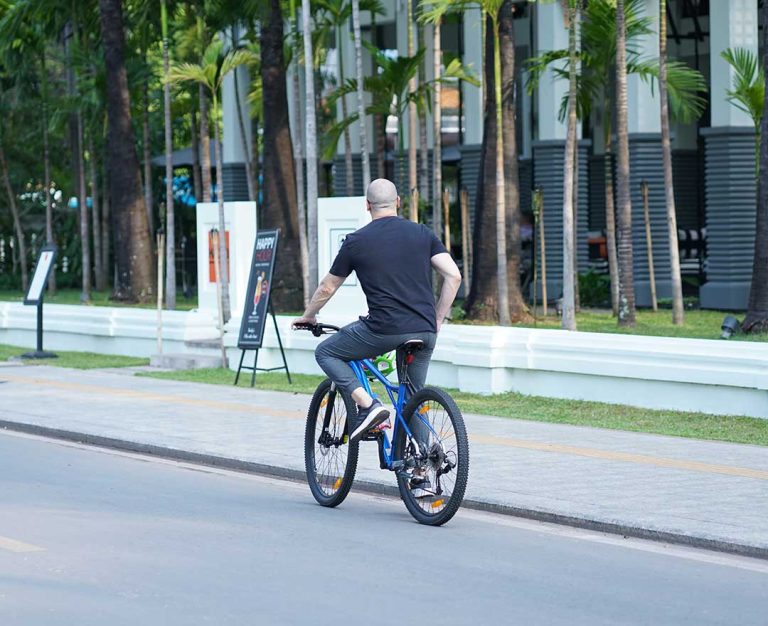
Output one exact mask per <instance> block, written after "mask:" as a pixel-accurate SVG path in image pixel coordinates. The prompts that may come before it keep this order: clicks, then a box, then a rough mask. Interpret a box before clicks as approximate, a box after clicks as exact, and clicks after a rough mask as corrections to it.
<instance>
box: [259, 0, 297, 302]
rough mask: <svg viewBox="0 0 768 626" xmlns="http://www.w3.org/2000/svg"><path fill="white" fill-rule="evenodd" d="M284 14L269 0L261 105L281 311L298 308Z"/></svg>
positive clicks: (266, 206)
mask: <svg viewBox="0 0 768 626" xmlns="http://www.w3.org/2000/svg"><path fill="white" fill-rule="evenodd" d="M283 40H284V31H283V16H282V7H281V3H280V0H269V2H268V4H267V10H266V16H265V19H264V20H263V21H262V25H261V81H262V89H263V103H264V104H263V107H264V113H263V114H264V121H263V124H262V125H263V128H264V135H263V141H264V147H263V149H264V153H263V158H264V160H263V171H264V202H263V204H262V209H261V217H262V225H263V227H264V228H280V230H281V233H280V236H281V251H280V253H279V257H280V259H283V261H280V260H278V262H277V269H276V275H275V283H274V284H275V285H276V286H279V287H280V289H278V290H276V291H275V293H274V298H275V306H276V308H278V309H279V310H280V309H282V310H288V311H296V310H298V309H300V308H302V305H303V295H302V268H301V265H300V264H298V263H296V262H295V259H298V258H300V254H301V253H300V250H299V225H298V210H297V208H296V174H295V170H294V163H293V148H292V146H291V131H290V123H289V118H288V98H287V93H286V80H285V57H284V53H283V43H284V42H283Z"/></svg>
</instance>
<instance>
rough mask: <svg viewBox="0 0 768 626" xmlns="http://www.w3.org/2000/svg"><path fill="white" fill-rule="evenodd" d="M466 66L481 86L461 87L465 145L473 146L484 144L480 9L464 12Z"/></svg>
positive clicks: (481, 17)
mask: <svg viewBox="0 0 768 626" xmlns="http://www.w3.org/2000/svg"><path fill="white" fill-rule="evenodd" d="M462 28H463V31H464V65H467V66H469V67H470V68H471V69H472V71H473V72H474V73H475V75H476V76H477V77H478V78H479V79H480V83H481V84H480V86H479V87H475V86H474V85H471V84H469V83H467V82H464V83H462V85H461V92H462V93H461V97H462V102H463V105H464V111H463V113H464V120H463V122H464V144H465V145H473V144H480V143H482V142H483V113H484V112H483V86H482V83H483V81H484V80H485V72H484V68H483V36H482V34H483V16H482V12H481V11H480V9H479V8H472V9H468V10H466V11H465V12H464V24H463V26H462Z"/></svg>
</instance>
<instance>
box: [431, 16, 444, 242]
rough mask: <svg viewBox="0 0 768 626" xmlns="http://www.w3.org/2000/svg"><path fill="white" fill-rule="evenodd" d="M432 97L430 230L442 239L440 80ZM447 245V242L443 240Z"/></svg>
mask: <svg viewBox="0 0 768 626" xmlns="http://www.w3.org/2000/svg"><path fill="white" fill-rule="evenodd" d="M442 21H443V19H442V17H438V18H437V19H435V21H434V22H433V24H432V53H433V55H434V56H433V63H434V69H433V71H434V74H435V77H438V76H440V73H441V71H442V66H443V52H442V41H441V30H442V29H441V24H442ZM433 95H434V98H433V100H432V140H433V146H432V161H433V167H432V169H433V176H434V186H433V191H432V230H433V232H434V233H435V235H436V236H437V238H438V239H442V219H441V216H442V207H441V198H442V197H443V151H442V141H441V139H442V136H441V135H442V131H443V118H442V90H441V89H440V82H439V81H437V82H436V83H435V88H434V90H433ZM445 243H446V245H448V242H445Z"/></svg>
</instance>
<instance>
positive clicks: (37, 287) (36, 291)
mask: <svg viewBox="0 0 768 626" xmlns="http://www.w3.org/2000/svg"><path fill="white" fill-rule="evenodd" d="M55 261H56V246H54V245H48V246H43V247H42V248H41V249H40V254H39V255H38V257H37V264H36V265H35V273H34V275H33V276H32V281H31V282H30V283H29V288H28V289H27V294H26V296H24V304H28V305H33V306H36V307H37V349H36V350H35V351H33V352H26V353H24V354H22V355H21V357H22V358H24V359H54V358H56V357H57V356H58V355H56V354H54V353H53V352H46V351H45V350H43V297H44V295H45V287H46V285H47V284H48V278H49V277H50V275H51V272H52V271H53V264H54V262H55Z"/></svg>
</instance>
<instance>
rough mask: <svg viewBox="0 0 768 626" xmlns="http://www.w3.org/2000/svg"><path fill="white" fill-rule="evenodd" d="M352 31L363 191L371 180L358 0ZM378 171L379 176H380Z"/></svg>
mask: <svg viewBox="0 0 768 626" xmlns="http://www.w3.org/2000/svg"><path fill="white" fill-rule="evenodd" d="M409 1H410V0H409ZM352 32H353V35H354V38H355V70H356V76H357V116H358V118H359V120H360V151H361V153H362V158H363V192H365V190H366V189H368V184H369V183H370V182H371V164H370V160H369V154H368V128H367V125H366V118H365V94H364V92H363V83H364V78H363V50H362V47H361V46H362V37H361V34H360V0H352ZM382 174H383V173H382V172H379V176H382Z"/></svg>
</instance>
